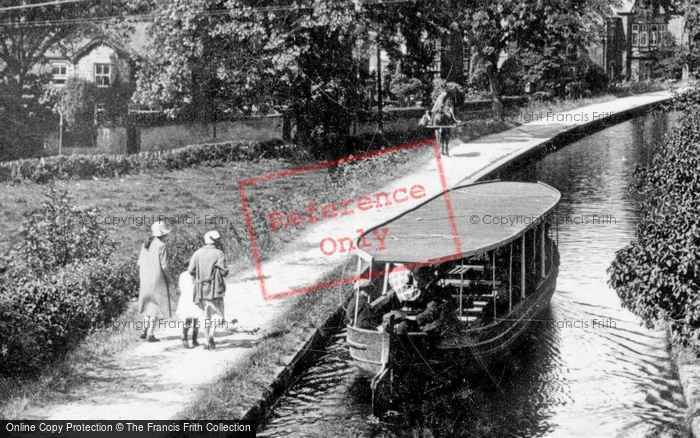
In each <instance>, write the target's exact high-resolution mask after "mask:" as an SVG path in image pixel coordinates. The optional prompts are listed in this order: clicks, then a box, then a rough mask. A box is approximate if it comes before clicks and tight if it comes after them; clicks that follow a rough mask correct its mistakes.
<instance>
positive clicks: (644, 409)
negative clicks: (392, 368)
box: [258, 115, 686, 437]
mask: <svg viewBox="0 0 700 438" xmlns="http://www.w3.org/2000/svg"><path fill="white" fill-rule="evenodd" d="M671 117H672V116H670V115H647V116H643V117H640V118H637V119H634V120H630V121H627V122H624V123H621V124H619V125H616V126H613V127H611V128H608V129H606V130H604V131H600V132H598V133H596V134H594V135H591V136H589V137H586V138H584V139H582V140H580V141H578V142H576V143H573V144H570V145H568V146H566V147H563V148H561V149H559V150H558V151H556V152H554V153H552V154H550V155H547V156H545V157H543V158H542V159H540V160H538V161H537V162H534V163H532V164H530V165H527V166H525V167H523V168H521V169H518V170H516V171H513V172H511V173H510V174H509V175H507V176H506V177H505V178H502V179H511V180H521V181H543V182H545V183H547V184H550V185H552V186H553V187H556V188H557V189H559V191H560V192H561V193H562V202H561V204H560V206H559V207H558V212H557V218H558V220H559V223H560V224H559V251H560V253H561V266H560V272H559V277H558V282H557V291H556V293H555V294H554V297H553V299H552V305H551V308H550V310H549V313H548V315H547V316H546V318H547V319H548V321H547V322H540V323H538V325H537V326H536V327H535V330H533V338H532V339H531V340H530V341H529V342H527V343H525V345H524V346H523V347H522V348H521V350H520V351H519V352H518V354H517V356H516V358H515V359H514V360H513V361H512V362H510V363H508V364H504V366H502V367H500V368H495V369H493V370H491V377H484V378H482V379H479V380H478V381H473V380H472V381H468V382H464V383H462V384H460V385H456V387H452V388H450V389H449V390H445V389H442V390H440V389H438V390H436V391H433V392H431V393H430V394H425V395H424V396H423V397H421V399H420V400H417V401H412V402H406V403H402V404H401V405H400V406H399V407H397V408H396V410H395V411H389V412H388V413H387V414H386V415H383V416H382V417H381V418H375V417H373V416H372V415H371V396H370V392H369V389H368V387H369V383H368V382H367V381H366V380H364V379H363V378H361V377H360V376H358V375H357V374H356V372H355V369H354V367H353V365H352V361H351V359H350V357H349V354H348V352H347V347H346V346H345V345H344V338H343V333H340V334H339V335H338V336H337V337H336V338H334V341H333V342H332V343H331V344H330V345H329V346H328V347H327V349H326V351H325V352H324V353H323V355H322V357H321V358H320V359H319V360H317V361H316V362H314V364H313V366H312V367H311V368H310V369H309V370H308V371H307V372H306V373H305V374H304V375H303V376H301V378H300V380H299V381H298V382H297V384H295V385H294V386H293V387H292V388H291V390H290V391H289V392H288V394H287V395H286V396H285V397H284V398H283V399H282V400H281V402H280V405H279V407H278V408H277V409H276V410H275V412H274V416H273V418H272V419H271V420H270V422H269V424H268V425H267V426H266V428H265V429H264V430H263V431H261V432H259V434H258V436H261V437H316V436H318V437H321V436H324V437H326V436H327V437H331V436H333V437H335V436H338V437H404V436H406V437H451V436H460V437H510V436H512V437H516V436H517V437H579V436H580V437H592V436H595V437H659V436H661V437H664V436H686V434H685V428H684V426H683V424H684V413H685V404H684V400H683V395H682V391H681V388H680V386H679V383H678V380H677V376H676V374H675V371H674V368H673V365H672V361H671V359H670V357H669V350H668V344H667V340H666V336H665V333H664V332H663V331H661V330H649V329H646V328H645V327H644V326H642V325H640V320H639V319H638V318H637V317H635V316H634V315H632V314H631V313H630V312H628V311H626V310H624V309H622V308H621V306H620V301H619V299H618V297H617V295H616V294H615V291H614V290H612V289H611V288H610V287H608V285H607V278H608V275H607V273H606V270H607V269H608V267H609V266H610V263H611V261H612V260H613V258H614V255H615V251H617V250H619V249H620V248H622V247H624V246H625V245H626V244H627V243H628V242H629V241H630V240H632V239H633V238H634V233H635V228H636V225H637V222H638V217H639V208H638V206H639V199H636V198H635V197H634V196H633V195H630V194H629V193H628V190H627V187H628V186H629V184H630V182H631V181H632V179H633V171H634V168H635V165H636V164H645V163H649V161H650V159H651V155H652V149H653V146H654V144H656V143H657V142H658V141H659V140H660V139H661V138H662V136H663V134H664V133H665V132H666V131H667V130H668V129H670V126H671V124H672V121H671Z"/></svg>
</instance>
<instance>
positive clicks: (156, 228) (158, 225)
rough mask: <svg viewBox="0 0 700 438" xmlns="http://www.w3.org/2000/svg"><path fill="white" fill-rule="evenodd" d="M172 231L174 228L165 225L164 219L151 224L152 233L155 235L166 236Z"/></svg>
mask: <svg viewBox="0 0 700 438" xmlns="http://www.w3.org/2000/svg"><path fill="white" fill-rule="evenodd" d="M171 231H172V230H171V229H170V228H168V227H167V226H166V225H165V222H162V221H158V222H154V223H153V225H151V234H152V235H153V237H161V236H165V235H166V234H168V233H169V232H171Z"/></svg>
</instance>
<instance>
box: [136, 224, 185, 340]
mask: <svg viewBox="0 0 700 438" xmlns="http://www.w3.org/2000/svg"><path fill="white" fill-rule="evenodd" d="M170 231H171V230H170V229H169V228H168V227H167V226H166V224H165V222H162V221H158V222H154V223H153V225H151V236H150V237H149V238H148V240H147V241H146V242H145V243H144V244H143V245H142V246H141V252H140V253H139V259H138V262H137V264H138V267H139V301H138V312H139V314H140V315H143V316H144V318H145V320H144V331H143V333H142V334H141V339H145V340H146V341H148V342H158V341H160V339H157V338H156V337H155V336H154V334H153V333H154V331H155V328H156V324H157V322H158V319H159V318H170V317H171V316H172V315H171V312H170V292H169V288H170V287H174V286H175V284H176V280H175V275H174V274H173V273H172V270H171V265H172V260H171V257H170V252H169V251H168V247H167V245H166V243H165V241H166V239H167V237H168V234H170Z"/></svg>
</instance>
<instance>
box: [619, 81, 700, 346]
mask: <svg viewBox="0 0 700 438" xmlns="http://www.w3.org/2000/svg"><path fill="white" fill-rule="evenodd" d="M674 108H675V109H678V110H682V111H683V116H682V117H681V119H680V121H679V125H678V127H676V128H674V130H673V131H672V133H671V134H670V135H669V136H667V138H666V139H665V140H664V141H663V143H662V144H660V145H659V146H658V148H657V150H656V151H655V152H654V157H653V160H652V164H651V166H650V167H649V168H638V169H637V170H636V172H635V176H636V178H637V183H636V184H635V186H634V187H633V188H632V189H633V190H634V191H636V192H638V193H640V194H642V195H643V196H644V201H643V203H642V219H641V221H640V223H639V225H638V227H637V238H636V240H635V241H634V242H632V243H631V244H630V245H628V246H627V247H625V248H624V249H622V250H620V251H619V252H618V253H617V254H616V257H615V260H614V262H613V264H612V265H611V267H610V268H609V273H610V284H611V286H613V287H614V288H615V289H616V290H617V293H618V295H619V296H620V299H621V301H622V304H623V306H624V307H626V308H628V309H630V310H631V311H632V312H633V313H635V314H636V315H638V316H640V317H641V318H642V319H643V321H644V322H645V323H646V325H647V326H652V325H653V324H654V323H656V322H660V321H664V322H668V323H669V325H670V328H671V334H672V339H673V341H674V342H675V343H677V344H680V345H684V346H687V345H696V346H697V345H698V344H697V342H698V340H699V339H700V295H698V286H699V285H700V270H699V269H698V266H699V265H700V251H699V250H698V249H699V247H700V175H699V174H698V172H697V169H698V166H699V165H700V151H699V150H698V148H697V144H698V142H700V116H698V114H700V111H698V110H699V109H700V89H699V88H698V87H697V86H696V87H695V88H694V89H692V90H691V91H690V92H688V93H683V94H682V95H680V96H679V97H677V98H676V99H675V101H674Z"/></svg>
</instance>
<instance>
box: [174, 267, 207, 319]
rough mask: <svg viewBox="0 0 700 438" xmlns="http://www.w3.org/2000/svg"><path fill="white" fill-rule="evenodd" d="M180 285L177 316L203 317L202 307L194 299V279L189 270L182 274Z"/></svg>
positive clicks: (183, 317) (185, 317)
mask: <svg viewBox="0 0 700 438" xmlns="http://www.w3.org/2000/svg"><path fill="white" fill-rule="evenodd" d="M179 286H180V300H179V301H178V303H177V316H178V317H179V318H182V319H187V318H202V316H203V314H202V309H200V308H199V307H198V306H197V305H196V304H195V303H194V301H192V300H193V298H194V279H193V278H192V276H191V275H190V273H189V272H187V271H185V272H183V273H182V274H180V279H179Z"/></svg>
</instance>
